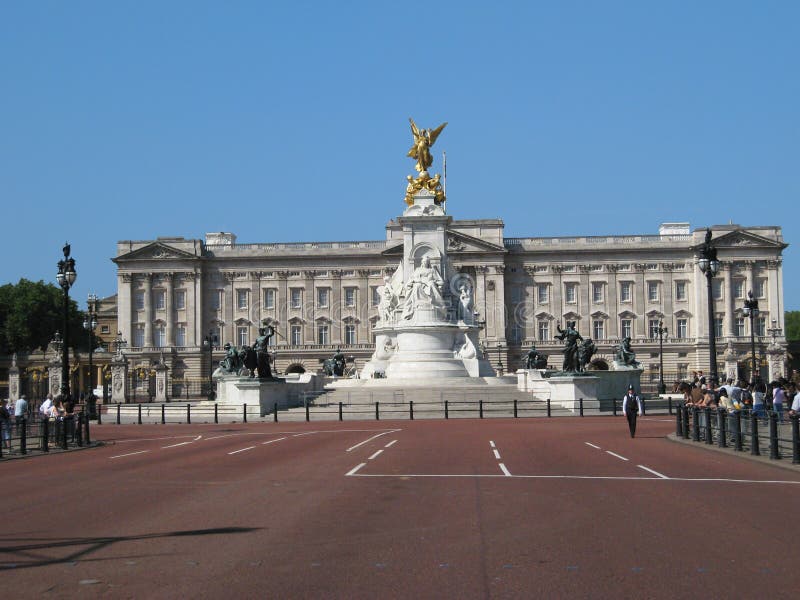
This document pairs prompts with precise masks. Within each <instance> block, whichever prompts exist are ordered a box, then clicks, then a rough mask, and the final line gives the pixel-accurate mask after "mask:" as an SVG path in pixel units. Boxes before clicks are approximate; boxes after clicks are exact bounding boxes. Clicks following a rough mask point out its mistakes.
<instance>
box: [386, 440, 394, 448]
mask: <svg viewBox="0 0 800 600" xmlns="http://www.w3.org/2000/svg"><path fill="white" fill-rule="evenodd" d="M396 443H397V440H392V441H391V442H389V443H388V444H386V445H385V446H384V448H391V447H392V446H394V445H395V444H396Z"/></svg>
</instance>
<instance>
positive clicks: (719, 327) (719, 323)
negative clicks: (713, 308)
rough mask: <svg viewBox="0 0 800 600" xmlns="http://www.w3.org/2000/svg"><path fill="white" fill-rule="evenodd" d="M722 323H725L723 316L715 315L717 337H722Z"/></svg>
mask: <svg viewBox="0 0 800 600" xmlns="http://www.w3.org/2000/svg"><path fill="white" fill-rule="evenodd" d="M722 325H723V319H722V317H714V335H715V336H716V337H717V338H721V337H722Z"/></svg>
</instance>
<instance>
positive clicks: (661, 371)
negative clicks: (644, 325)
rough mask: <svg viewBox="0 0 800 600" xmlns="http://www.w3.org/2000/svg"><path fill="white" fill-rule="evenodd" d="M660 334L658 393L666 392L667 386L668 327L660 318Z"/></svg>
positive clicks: (658, 332) (657, 331)
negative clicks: (665, 375) (666, 342)
mask: <svg viewBox="0 0 800 600" xmlns="http://www.w3.org/2000/svg"><path fill="white" fill-rule="evenodd" d="M655 333H656V334H658V393H659V394H666V393H667V386H666V385H665V384H664V338H665V337H667V328H666V327H664V321H662V320H661V319H659V320H658V328H657V329H656V331H655Z"/></svg>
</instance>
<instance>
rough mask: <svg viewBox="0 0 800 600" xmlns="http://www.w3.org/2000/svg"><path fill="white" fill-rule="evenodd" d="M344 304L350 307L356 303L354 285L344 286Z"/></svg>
mask: <svg viewBox="0 0 800 600" xmlns="http://www.w3.org/2000/svg"><path fill="white" fill-rule="evenodd" d="M344 305H345V306H350V307H352V306H355V305H356V288H354V287H346V288H344Z"/></svg>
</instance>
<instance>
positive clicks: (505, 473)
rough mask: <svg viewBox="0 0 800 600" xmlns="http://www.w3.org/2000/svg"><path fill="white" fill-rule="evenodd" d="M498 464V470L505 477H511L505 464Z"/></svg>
mask: <svg viewBox="0 0 800 600" xmlns="http://www.w3.org/2000/svg"><path fill="white" fill-rule="evenodd" d="M499 464H500V470H501V471H502V472H503V474H504V475H505V476H506V477H511V473H509V472H508V469H506V466H505V465H504V464H503V463H499Z"/></svg>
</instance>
